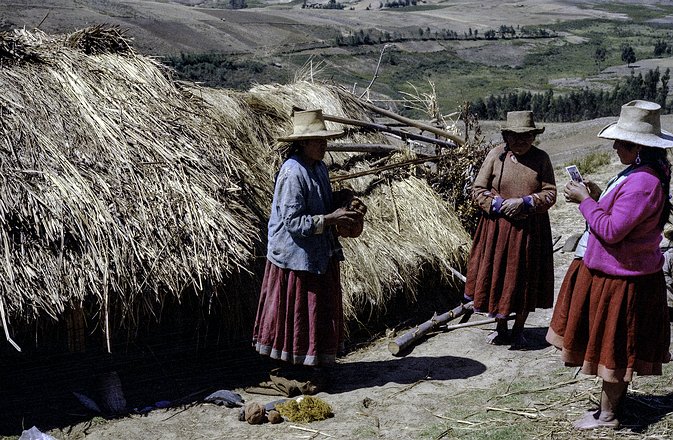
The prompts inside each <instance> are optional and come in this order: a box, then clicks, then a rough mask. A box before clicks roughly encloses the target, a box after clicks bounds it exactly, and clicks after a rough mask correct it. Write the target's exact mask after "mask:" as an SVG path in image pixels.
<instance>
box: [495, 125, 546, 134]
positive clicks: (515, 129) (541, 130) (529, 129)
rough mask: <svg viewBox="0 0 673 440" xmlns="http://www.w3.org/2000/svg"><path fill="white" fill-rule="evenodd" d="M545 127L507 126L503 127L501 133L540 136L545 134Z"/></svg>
mask: <svg viewBox="0 0 673 440" xmlns="http://www.w3.org/2000/svg"><path fill="white" fill-rule="evenodd" d="M544 129H545V128H544V127H536V128H533V127H507V126H501V127H500V131H502V132H506V131H509V132H511V133H534V134H540V133H544Z"/></svg>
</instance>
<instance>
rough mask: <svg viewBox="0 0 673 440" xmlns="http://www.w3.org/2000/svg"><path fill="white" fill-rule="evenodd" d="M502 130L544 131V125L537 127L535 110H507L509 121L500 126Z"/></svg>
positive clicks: (518, 131)
mask: <svg viewBox="0 0 673 440" xmlns="http://www.w3.org/2000/svg"><path fill="white" fill-rule="evenodd" d="M500 130H501V131H511V132H513V133H534V134H540V133H543V132H544V127H536V126H535V122H534V121H533V112H532V111H530V110H522V111H516V112H507V122H505V124H504V125H501V126H500Z"/></svg>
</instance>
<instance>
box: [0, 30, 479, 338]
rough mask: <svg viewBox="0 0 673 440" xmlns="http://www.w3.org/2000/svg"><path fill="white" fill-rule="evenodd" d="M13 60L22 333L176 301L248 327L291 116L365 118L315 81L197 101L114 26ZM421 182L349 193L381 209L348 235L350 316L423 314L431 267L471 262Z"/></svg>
mask: <svg viewBox="0 0 673 440" xmlns="http://www.w3.org/2000/svg"><path fill="white" fill-rule="evenodd" d="M0 61H2V67H1V68H0V90H3V93H2V94H1V95H0V149H1V150H0V172H1V173H2V176H3V185H2V187H0V240H1V246H2V258H3V262H2V265H1V266H0V276H1V279H0V299H1V302H0V305H2V304H4V309H5V311H6V314H7V317H8V319H9V321H10V322H13V323H16V324H18V323H30V322H33V321H35V320H37V319H38V318H40V317H50V318H52V319H54V320H59V319H61V318H62V316H63V314H64V312H65V311H66V310H69V309H72V308H78V307H81V305H82V304H87V305H89V308H90V309H93V310H98V312H96V313H99V312H100V315H99V316H98V317H93V316H92V317H91V318H95V319H94V320H96V319H97V320H98V322H100V323H101V324H102V325H104V319H103V317H106V319H109V321H110V325H111V327H112V328H113V329H114V328H120V327H128V328H135V327H137V326H138V323H139V322H140V321H141V320H142V319H143V318H145V317H148V316H149V317H154V318H156V319H160V314H161V307H162V303H163V302H164V300H165V299H166V298H169V297H170V298H174V299H178V300H179V299H180V298H181V297H182V296H183V295H185V294H186V292H189V293H190V294H195V295H197V296H202V295H205V294H208V295H209V294H211V293H213V292H216V293H217V294H218V295H220V296H223V297H224V298H223V302H224V303H226V304H228V307H229V310H230V312H231V314H232V316H233V315H238V316H239V317H240V316H241V315H243V317H242V318H241V319H242V320H243V321H245V322H243V323H242V325H244V326H245V325H250V322H249V321H250V320H252V319H253V317H252V316H248V314H247V313H248V311H249V309H250V304H249V303H250V302H254V301H255V298H242V296H241V294H240V289H239V287H240V286H239V285H237V283H238V282H239V281H237V280H238V277H237V274H240V273H241V272H245V271H251V270H253V268H255V267H258V266H257V265H256V262H259V261H260V260H263V255H264V247H265V242H264V240H265V236H266V224H265V223H266V219H267V217H268V210H269V206H270V203H271V195H272V190H273V176H274V174H275V172H276V171H277V169H278V166H279V165H280V163H281V160H282V157H281V154H280V153H279V149H278V148H277V147H278V146H277V145H275V144H274V139H275V138H276V137H277V136H278V135H279V134H281V133H284V132H286V131H288V130H289V129H290V126H291V120H290V113H291V109H292V108H293V107H295V106H297V107H302V108H322V109H323V110H324V112H325V113H326V114H331V115H336V116H345V117H349V118H355V119H367V118H368V117H367V115H366V112H365V111H364V109H363V107H362V106H361V105H360V104H359V103H358V101H357V98H356V97H354V96H353V95H351V94H349V93H348V92H346V91H344V90H342V89H340V88H339V87H336V86H327V85H322V84H315V83H313V82H311V81H305V80H301V79H299V80H298V81H297V82H295V83H293V84H289V85H262V86H257V87H255V88H253V89H252V90H250V91H249V92H246V93H243V92H234V91H230V90H216V89H210V88H197V87H195V86H189V87H185V86H184V85H183V84H181V83H179V82H177V81H175V80H173V79H172V77H171V75H170V74H169V73H168V72H166V71H165V70H164V69H163V68H162V66H161V65H159V64H158V63H156V62H155V61H153V60H152V59H150V58H147V57H144V56H140V55H138V54H136V53H135V52H133V50H132V49H131V48H130V46H129V45H128V42H127V41H126V40H125V39H124V36H123V34H122V33H120V32H119V31H118V30H116V29H115V28H106V27H99V28H93V29H87V30H84V31H79V32H77V33H75V34H71V35H69V36H66V37H50V36H47V35H45V34H42V33H40V32H26V31H20V32H15V33H12V34H0ZM332 127H336V125H335V124H333V123H328V128H332ZM350 141H352V142H356V143H365V142H373V143H384V142H387V141H386V139H385V138H384V137H383V136H382V135H380V134H376V133H370V134H363V133H358V134H355V135H353V136H352V137H351V138H350ZM409 154H411V153H409ZM350 156H352V155H348V154H344V153H339V154H330V155H329V157H328V162H330V163H338V164H341V165H343V164H344V163H345V162H344V161H345V159H347V158H349V157H350ZM388 160H389V161H395V160H400V159H399V158H397V157H393V158H389V159H388ZM368 167H369V164H368V163H367V162H366V161H360V162H357V165H356V166H355V170H364V169H367V168H368ZM413 171H414V168H410V167H405V168H404V169H403V170H402V172H400V171H399V170H398V171H391V172H387V174H378V175H373V176H367V177H360V178H357V179H352V180H347V181H344V183H343V185H347V186H350V187H352V188H353V189H354V190H355V191H356V192H357V193H358V194H360V195H361V198H362V199H363V200H364V201H365V203H366V204H367V205H368V206H369V212H368V214H367V218H366V221H365V232H364V233H363V235H362V236H361V237H360V238H358V239H343V244H344V246H345V253H346V258H347V261H346V262H345V263H344V266H343V284H344V295H345V309H346V312H347V318H349V319H363V318H365V319H367V318H368V317H369V316H368V315H370V314H372V315H374V316H375V317H379V316H381V314H383V313H384V312H385V310H386V305H387V304H388V303H390V301H391V300H393V299H396V298H398V297H399V296H400V295H404V296H406V298H407V299H408V300H409V301H411V300H413V299H414V297H415V295H416V294H417V293H418V291H419V289H420V288H421V287H422V286H421V285H420V284H419V280H420V279H421V278H422V277H423V275H424V273H423V271H436V272H438V273H439V274H440V275H441V276H442V277H444V278H445V279H447V280H448V279H450V278H451V271H450V269H449V267H450V266H454V267H455V266H460V264H461V262H462V261H463V260H464V258H465V253H466V251H467V249H466V247H465V246H464V245H465V244H467V243H468V242H469V236H468V235H467V233H466V232H465V230H464V229H463V228H462V227H461V225H460V222H459V221H458V219H457V217H456V216H455V215H454V213H453V212H452V210H451V209H450V208H449V207H448V205H447V203H446V202H444V201H443V200H442V199H441V198H440V197H439V196H438V195H437V194H436V193H435V192H434V191H433V190H432V189H431V188H430V187H429V186H428V185H427V183H426V182H425V180H424V179H421V178H417V177H414V175H413ZM340 185H341V184H340ZM261 275H262V274H261V273H254V276H255V279H256V280H257V281H259V280H260V278H261ZM246 302H247V304H244V303H246ZM197 303H198V301H197ZM92 304H93V306H91V305H92ZM246 319H247V321H246ZM238 324H239V325H240V324H241V323H240V322H239V323H238ZM226 325H227V323H225V324H224V326H225V327H226ZM108 336H109V334H108Z"/></svg>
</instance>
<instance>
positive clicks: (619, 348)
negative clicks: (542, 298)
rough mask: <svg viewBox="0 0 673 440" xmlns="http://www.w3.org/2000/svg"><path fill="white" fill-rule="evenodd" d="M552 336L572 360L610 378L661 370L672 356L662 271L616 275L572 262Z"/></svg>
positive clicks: (563, 356) (549, 335)
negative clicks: (633, 275) (624, 275)
mask: <svg viewBox="0 0 673 440" xmlns="http://www.w3.org/2000/svg"><path fill="white" fill-rule="evenodd" d="M547 341H548V342H549V343H550V344H552V345H554V346H556V347H557V348H559V349H561V350H562V351H561V359H563V361H564V362H565V363H566V365H568V366H576V367H578V366H581V367H582V373H584V374H591V375H597V376H599V377H601V378H602V379H603V380H604V381H606V382H612V383H617V382H630V381H631V380H632V378H633V373H634V372H635V373H638V375H641V376H645V375H660V374H661V365H662V364H663V363H666V362H668V361H669V360H670V357H671V356H670V353H669V351H668V350H669V342H670V324H669V321H668V309H667V304H666V285H665V282H664V275H663V272H661V271H659V272H656V273H654V274H650V275H642V276H636V277H617V276H611V275H606V274H604V273H602V272H598V271H594V270H590V269H588V268H587V267H586V266H585V265H584V261H583V260H581V259H575V260H573V262H572V263H571V264H570V267H569V268H568V272H567V273H566V276H565V278H564V280H563V284H562V285H561V290H560V291H559V296H558V299H557V300H556V306H555V307H554V314H553V316H552V320H551V323H550V325H549V330H548V332H547Z"/></svg>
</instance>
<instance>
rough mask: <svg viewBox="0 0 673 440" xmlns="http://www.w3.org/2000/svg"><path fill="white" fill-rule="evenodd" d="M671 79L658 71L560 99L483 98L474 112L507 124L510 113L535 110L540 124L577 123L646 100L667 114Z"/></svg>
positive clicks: (474, 105) (551, 96)
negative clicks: (612, 85)
mask: <svg viewBox="0 0 673 440" xmlns="http://www.w3.org/2000/svg"><path fill="white" fill-rule="evenodd" d="M670 78H671V74H670V69H666V72H664V74H663V75H662V74H661V73H660V72H659V68H656V69H655V70H650V71H648V72H647V73H646V74H645V75H642V74H638V75H635V74H633V73H632V74H631V76H629V77H628V78H627V79H626V80H625V81H622V82H620V83H619V84H617V85H616V86H615V87H614V88H613V89H612V90H611V91H606V90H590V89H588V88H584V89H582V90H581V91H577V92H571V93H567V94H558V95H557V94H555V93H554V92H553V91H552V90H548V91H546V92H544V93H531V92H526V91H522V92H518V93H516V92H513V93H507V94H504V95H498V96H494V95H490V96H489V97H488V98H486V100H484V99H481V98H479V99H477V100H476V101H474V102H473V103H472V105H471V108H472V111H474V113H476V114H477V116H478V117H479V118H481V119H490V120H503V119H505V117H506V115H507V112H509V111H515V110H532V111H533V114H534V115H535V119H536V120H540V121H547V122H576V121H581V120H586V119H594V118H599V117H603V116H616V115H618V114H619V110H620V108H621V106H622V105H623V104H624V103H625V102H628V101H631V100H633V99H645V100H648V101H654V102H657V103H659V104H660V105H661V107H662V109H663V111H664V112H666V113H668V112H670V110H671V108H670V106H669V105H668V104H667V97H668V82H669V80H670Z"/></svg>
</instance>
